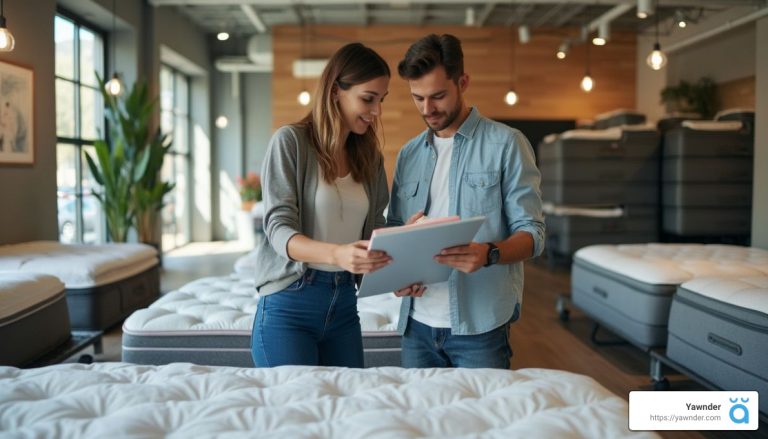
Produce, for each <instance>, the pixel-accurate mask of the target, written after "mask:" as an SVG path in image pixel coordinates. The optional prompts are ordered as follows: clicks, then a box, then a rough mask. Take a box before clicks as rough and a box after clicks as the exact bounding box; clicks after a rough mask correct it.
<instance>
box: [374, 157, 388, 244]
mask: <svg viewBox="0 0 768 439" xmlns="http://www.w3.org/2000/svg"><path fill="white" fill-rule="evenodd" d="M374 196H375V197H376V212H374V215H375V218H374V221H373V228H374V229H378V228H381V227H384V226H386V224H387V219H386V218H385V217H384V209H386V208H387V204H389V189H388V188H387V171H386V170H385V169H384V158H383V157H382V159H381V160H380V161H379V170H378V173H377V176H376V194H375V195H374Z"/></svg>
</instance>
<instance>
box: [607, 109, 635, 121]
mask: <svg viewBox="0 0 768 439" xmlns="http://www.w3.org/2000/svg"><path fill="white" fill-rule="evenodd" d="M622 115H632V116H645V114H643V113H641V112H639V111H637V110H630V109H627V108H619V109H616V110H612V111H608V112H606V113H600V114H598V115H597V116H595V120H596V121H598V120H605V119H610V118H612V117H616V116H622Z"/></svg>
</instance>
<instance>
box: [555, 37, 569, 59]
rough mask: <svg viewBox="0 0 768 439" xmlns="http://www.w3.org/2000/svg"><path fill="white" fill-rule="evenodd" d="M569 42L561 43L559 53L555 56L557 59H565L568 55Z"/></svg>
mask: <svg viewBox="0 0 768 439" xmlns="http://www.w3.org/2000/svg"><path fill="white" fill-rule="evenodd" d="M569 46H570V45H569V44H568V42H567V41H564V42H563V43H562V44H560V47H559V48H558V49H557V53H556V54H555V56H557V59H565V57H566V56H568V49H569Z"/></svg>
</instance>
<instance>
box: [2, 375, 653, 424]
mask: <svg viewBox="0 0 768 439" xmlns="http://www.w3.org/2000/svg"><path fill="white" fill-rule="evenodd" d="M627 413H628V407H627V403H626V401H625V400H623V399H621V398H619V397H617V396H615V395H613V394H612V393H610V392H609V391H608V390H606V389H605V388H603V387H602V386H600V385H599V384H598V383H597V382H595V381H594V380H593V379H591V378H589V377H586V376H582V375H577V374H573V373H569V372H563V371H555V370H546V369H523V370H519V371H506V370H492V369H474V370H473V369H400V368H394V367H388V368H374V369H342V368H322V367H301V366H286V367H279V368H272V369H263V368H262V369H244V368H243V369H241V368H229V367H205V366H195V365H191V364H186V363H176V364H170V365H166V366H134V365H127V364H122V363H101V364H93V365H82V364H67V365H58V366H52V367H46V368H41V369H29V370H21V369H15V368H10V367H0V431H4V432H10V433H11V434H18V435H20V436H25V437H26V436H29V437H68V438H74V437H112V436H114V435H115V434H116V433H118V434H119V435H120V436H129V437H139V436H140V437H162V436H167V435H171V436H174V437H184V438H186V437H213V436H216V437H218V436H222V435H233V436H237V437H256V436H258V437H266V438H281V439H282V438H287V437H313V438H314V437H330V438H333V437H343V438H355V437H359V438H378V437H381V438H385V437H386V438H389V437H406V438H407V437H423V436H432V437H447V436H450V437H467V436H471V437H476V436H477V435H478V434H482V435H483V437H498V438H509V437H569V438H575V437H583V438H590V439H591V438H597V437H610V438H621V437H628V436H633V437H656V435H654V434H652V433H637V434H632V432H630V431H629V430H628V429H627V424H628V422H627Z"/></svg>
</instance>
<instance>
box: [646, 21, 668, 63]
mask: <svg viewBox="0 0 768 439" xmlns="http://www.w3.org/2000/svg"><path fill="white" fill-rule="evenodd" d="M645 62H646V63H647V64H648V66H649V67H650V68H652V69H653V70H661V68H662V67H664V66H665V65H667V55H664V52H662V51H661V44H659V15H658V14H656V42H655V43H653V51H651V53H650V54H649V55H648V58H646V59H645Z"/></svg>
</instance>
